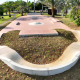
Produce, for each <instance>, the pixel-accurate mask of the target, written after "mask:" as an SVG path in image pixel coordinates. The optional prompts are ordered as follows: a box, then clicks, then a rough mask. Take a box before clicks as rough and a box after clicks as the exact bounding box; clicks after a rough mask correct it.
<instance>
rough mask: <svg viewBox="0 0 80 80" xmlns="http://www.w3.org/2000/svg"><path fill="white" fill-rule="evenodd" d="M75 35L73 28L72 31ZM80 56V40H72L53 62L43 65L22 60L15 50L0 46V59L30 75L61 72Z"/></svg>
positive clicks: (47, 74) (74, 62)
mask: <svg viewBox="0 0 80 80" xmlns="http://www.w3.org/2000/svg"><path fill="white" fill-rule="evenodd" d="M72 32H73V33H74V35H75V30H73V31H72ZM79 56H80V42H73V43H72V44H71V45H69V46H68V47H67V49H66V50H65V51H64V53H63V54H62V56H61V57H60V58H59V59H58V60H57V61H55V62H52V63H50V64H45V65H38V64H32V63H29V62H28V61H26V60H24V59H23V58H22V57H21V56H20V55H19V54H18V53H17V52H16V51H15V50H13V49H11V48H9V47H7V46H0V59H1V60H2V61H3V62H4V63H5V64H7V65H8V66H9V67H11V68H12V69H14V70H16V71H19V72H22V73H27V74H31V75H40V76H49V75H55V74H59V73H62V72H64V71H66V70H68V69H70V68H71V67H72V66H74V65H75V64H76V62H77V61H78V59H79Z"/></svg>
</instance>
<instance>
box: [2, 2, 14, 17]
mask: <svg viewBox="0 0 80 80" xmlns="http://www.w3.org/2000/svg"><path fill="white" fill-rule="evenodd" d="M13 3H14V2H13V1H9V2H5V3H3V6H4V8H6V9H7V10H8V11H9V17H11V14H10V12H11V9H12V8H13Z"/></svg>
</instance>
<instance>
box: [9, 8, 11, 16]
mask: <svg viewBox="0 0 80 80" xmlns="http://www.w3.org/2000/svg"><path fill="white" fill-rule="evenodd" d="M9 17H11V14H10V9H9Z"/></svg>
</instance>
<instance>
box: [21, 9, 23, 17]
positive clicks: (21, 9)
mask: <svg viewBox="0 0 80 80" xmlns="http://www.w3.org/2000/svg"><path fill="white" fill-rule="evenodd" d="M21 16H23V8H22V9H21Z"/></svg>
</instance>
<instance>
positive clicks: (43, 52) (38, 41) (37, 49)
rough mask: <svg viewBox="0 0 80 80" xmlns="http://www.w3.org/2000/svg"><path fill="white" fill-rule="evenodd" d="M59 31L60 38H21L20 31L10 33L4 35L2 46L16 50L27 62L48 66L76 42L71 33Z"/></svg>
mask: <svg viewBox="0 0 80 80" xmlns="http://www.w3.org/2000/svg"><path fill="white" fill-rule="evenodd" d="M57 31H58V32H59V34H60V35H59V36H46V37H42V36H40V37H39V36H37V37H28V38H19V36H18V35H19V31H10V32H8V33H5V34H3V36H2V38H1V40H0V41H1V45H6V46H9V47H10V48H12V49H14V50H16V51H17V52H18V53H19V54H20V55H21V56H22V57H23V58H24V59H25V60H27V61H29V62H31V63H34V64H48V63H51V62H54V61H56V60H57V59H58V58H59V57H60V56H61V55H62V53H63V51H64V50H65V48H66V47H67V46H68V45H69V44H71V43H72V42H74V41H76V38H75V37H74V35H73V34H72V33H71V32H70V31H65V30H57ZM18 38H19V39H18ZM62 43H63V44H62Z"/></svg>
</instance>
